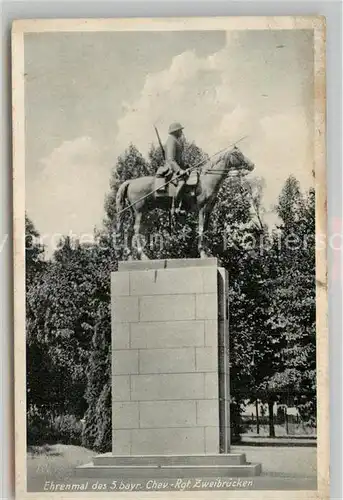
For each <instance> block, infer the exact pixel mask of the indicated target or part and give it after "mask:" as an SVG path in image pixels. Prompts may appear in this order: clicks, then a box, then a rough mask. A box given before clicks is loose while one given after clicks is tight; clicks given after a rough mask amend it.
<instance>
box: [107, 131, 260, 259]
mask: <svg viewBox="0 0 343 500" xmlns="http://www.w3.org/2000/svg"><path fill="white" fill-rule="evenodd" d="M156 133H157V137H158V141H159V144H160V147H161V149H162V154H163V159H164V163H163V165H162V166H160V167H159V168H158V169H157V171H156V174H155V176H146V177H138V178H136V179H130V180H128V181H125V182H123V183H122V184H121V185H120V187H119V190H118V193H117V197H116V210H117V217H118V221H117V231H118V232H120V231H121V229H122V214H123V212H124V211H126V210H130V211H131V213H132V216H133V228H131V229H130V231H129V235H128V241H127V251H128V254H129V255H128V256H129V258H130V257H131V256H132V241H133V238H134V237H135V239H136V241H137V254H138V258H139V259H143V260H148V257H147V255H146V254H145V253H144V250H143V246H142V244H141V240H140V236H141V229H142V219H143V217H144V215H145V214H146V213H148V212H149V211H151V210H153V209H155V208H163V209H166V210H169V212H170V214H171V217H172V216H173V215H175V216H179V215H182V214H186V213H188V212H190V211H196V212H197V213H198V251H199V254H200V257H201V258H206V257H208V256H209V254H208V251H207V249H206V248H205V245H204V233H205V232H206V230H207V227H208V223H209V217H210V214H211V211H212V209H213V206H214V204H215V202H216V195H217V193H218V191H219V189H220V187H221V185H222V183H223V181H224V179H225V178H226V177H227V176H228V175H245V174H247V173H249V172H251V171H252V170H253V169H254V167H255V166H254V164H253V163H252V161H251V160H249V158H247V157H246V156H244V154H243V153H242V152H241V151H240V149H239V148H238V147H237V146H236V145H234V146H233V147H232V148H230V149H225V150H223V151H221V152H219V153H218V154H216V155H214V156H213V157H212V158H209V159H208V160H206V161H204V162H202V163H200V164H199V165H195V166H193V167H188V168H187V166H186V165H185V164H184V162H183V149H184V141H183V127H182V125H181V124H180V123H178V122H175V123H172V124H171V125H170V127H169V135H168V139H167V142H166V145H165V146H164V147H163V146H162V143H161V140H160V137H159V135H158V132H157V129H156Z"/></svg>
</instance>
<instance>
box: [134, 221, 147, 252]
mask: <svg viewBox="0 0 343 500" xmlns="http://www.w3.org/2000/svg"><path fill="white" fill-rule="evenodd" d="M142 216H143V214H142V212H136V213H135V224H134V239H135V244H136V246H137V255H138V259H140V260H149V258H148V256H147V255H146V254H145V253H144V250H143V249H144V247H145V244H146V242H145V241H144V236H143V235H142V234H141V232H140V231H141V228H142Z"/></svg>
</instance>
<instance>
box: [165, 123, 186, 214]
mask: <svg viewBox="0 0 343 500" xmlns="http://www.w3.org/2000/svg"><path fill="white" fill-rule="evenodd" d="M168 133H169V136H168V139H167V142H166V145H165V159H166V165H167V166H168V167H170V169H171V170H172V171H173V173H174V175H176V176H178V179H177V182H178V187H177V191H176V194H175V199H174V203H175V207H176V208H175V212H176V213H181V212H184V211H183V210H181V204H182V198H183V194H184V190H185V185H186V179H187V172H184V171H185V170H186V167H185V165H184V164H183V160H182V153H183V142H182V140H181V139H182V136H183V126H182V125H181V124H180V123H177V122H175V123H172V124H171V125H170V127H169V130H168ZM183 172H184V173H183Z"/></svg>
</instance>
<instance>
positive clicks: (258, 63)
mask: <svg viewBox="0 0 343 500" xmlns="http://www.w3.org/2000/svg"><path fill="white" fill-rule="evenodd" d="M268 36H269V38H268ZM289 36H290V35H289V34H284V33H282V32H281V31H280V33H276V34H273V35H271V34H264V33H262V34H261V37H260V39H258V40H257V38H258V37H257V36H255V38H251V36H250V38H249V35H247V34H246V33H244V32H242V33H238V32H236V33H230V34H228V36H227V38H226V45H225V46H224V47H223V48H222V49H220V50H219V51H218V52H216V53H214V54H211V55H210V56H207V57H199V56H197V55H196V54H195V52H191V51H187V52H184V53H182V54H180V55H178V56H177V57H174V59H173V60H172V61H171V63H170V65H169V66H168V67H166V68H165V69H164V70H163V71H159V72H156V73H151V74H149V75H147V77H146V80H145V84H144V86H143V88H142V89H141V93H140V95H139V96H138V98H137V99H135V100H134V101H132V102H131V103H129V104H126V105H127V108H126V111H125V113H124V114H123V116H122V117H121V118H120V119H119V120H118V134H117V138H116V146H117V148H118V150H121V151H122V150H124V149H125V148H126V147H127V145H128V144H129V143H130V142H133V143H134V144H136V145H137V147H138V148H139V149H140V150H141V152H142V153H143V154H146V153H147V151H148V149H149V146H150V144H151V143H152V142H155V140H156V139H155V137H154V131H153V124H155V123H156V124H157V125H158V128H159V130H160V133H161V135H162V137H163V139H165V138H166V133H167V132H166V131H167V127H168V124H169V123H170V122H172V121H175V120H177V121H181V123H183V124H184V126H185V132H186V135H187V137H188V138H189V139H191V140H195V142H196V143H197V144H198V145H199V146H201V147H202V148H203V149H204V150H205V151H206V152H208V153H210V154H213V153H214V152H216V151H217V150H219V149H221V148H223V147H225V146H227V145H229V144H230V143H232V142H234V141H236V140H238V139H239V138H241V137H242V136H246V135H248V138H247V139H246V140H245V141H244V142H242V143H241V148H242V150H243V152H244V153H246V154H247V155H248V156H249V157H251V159H252V160H253V161H254V162H255V164H256V175H259V176H262V177H264V178H265V180H266V190H265V204H266V206H267V208H268V207H269V206H270V205H271V204H273V203H275V201H276V199H277V196H278V194H279V192H280V189H281V187H282V185H283V183H284V181H285V179H286V178H287V176H288V175H290V174H291V173H293V174H295V175H296V176H297V177H298V178H299V180H300V181H301V183H302V186H303V187H304V188H308V187H309V185H310V184H311V182H312V178H311V170H312V162H313V157H312V135H311V133H310V132H311V130H312V129H311V127H312V121H311V112H310V111H309V109H307V107H306V106H307V104H308V99H306V95H305V94H306V91H307V93H308V92H309V88H308V87H306V85H307V84H308V82H309V78H310V76H309V75H310V69H311V68H310V67H309V64H307V65H305V64H304V68H305V69H304V68H302V66H301V65H299V54H300V52H301V54H304V53H305V52H306V51H305V52H304V50H305V49H304V47H305V48H306V47H307V46H309V39H308V35H302V34H300V35H299V37H298V39H296V40H295V39H294V36H297V35H292V36H293V38H291V39H288V38H287V37H289ZM290 42H292V43H290ZM280 43H282V44H284V45H285V47H284V48H283V49H282V50H275V46H276V45H277V44H280ZM308 57H309V58H310V55H309V56H308Z"/></svg>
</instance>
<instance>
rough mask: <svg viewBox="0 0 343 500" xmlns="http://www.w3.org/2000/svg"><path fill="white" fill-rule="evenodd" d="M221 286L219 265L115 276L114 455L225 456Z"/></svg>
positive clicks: (188, 264) (159, 266) (166, 265)
mask: <svg viewBox="0 0 343 500" xmlns="http://www.w3.org/2000/svg"><path fill="white" fill-rule="evenodd" d="M226 283H227V277H226V273H225V270H224V269H222V268H219V267H218V266H217V261H216V259H208V260H206V261H202V260H200V259H187V260H167V261H149V262H123V263H121V264H120V266H119V270H118V272H115V273H112V276H111V297H112V329H113V330H112V331H113V336H112V381H113V385H112V394H113V406H112V408H113V412H112V425H113V448H112V450H113V454H115V455H149V454H151V455H156V454H159V455H168V454H194V453H200V454H202V453H203V454H207V453H220V452H227V451H228V450H229V411H228V403H227V400H228V396H229V381H228V376H229V372H228V369H227V366H228V360H227V356H226V353H227V351H228V349H227V348H226V339H227V335H225V332H226V331H227V310H226V299H225V297H226V292H225V290H226Z"/></svg>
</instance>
